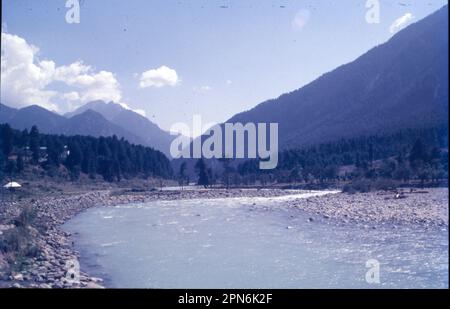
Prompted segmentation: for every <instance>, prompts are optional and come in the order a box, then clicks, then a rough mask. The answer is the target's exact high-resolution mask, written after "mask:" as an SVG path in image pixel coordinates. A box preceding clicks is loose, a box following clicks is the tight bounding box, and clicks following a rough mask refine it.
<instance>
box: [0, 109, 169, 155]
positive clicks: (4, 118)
mask: <svg viewBox="0 0 450 309" xmlns="http://www.w3.org/2000/svg"><path fill="white" fill-rule="evenodd" d="M0 123H9V124H10V125H11V127H12V128H15V129H19V130H23V129H30V128H31V127H32V126H33V125H36V126H37V127H38V128H39V131H40V132H42V133H48V134H65V135H89V136H94V137H98V136H112V135H116V136H117V137H119V138H122V137H123V138H124V139H126V140H128V141H129V142H130V143H133V144H141V145H145V146H150V147H153V148H155V149H157V150H160V151H162V152H163V153H164V154H165V155H166V156H170V153H169V149H170V143H171V141H172V139H173V138H174V136H171V135H170V134H169V133H168V132H166V131H164V130H162V129H160V128H159V127H158V126H157V125H156V124H154V123H153V122H151V121H150V120H149V119H147V118H146V117H144V116H142V115H140V114H138V113H135V112H133V111H131V110H128V109H126V108H123V107H122V106H121V105H120V104H117V103H114V102H109V103H105V102H103V101H93V102H89V103H87V104H85V105H83V106H82V107H80V108H78V109H76V110H75V111H73V112H71V113H68V114H65V115H64V116H61V115H58V114H56V113H54V112H51V111H49V110H46V109H45V108H42V107H40V106H37V105H31V106H27V107H24V108H21V109H15V108H12V107H9V106H6V105H4V104H0Z"/></svg>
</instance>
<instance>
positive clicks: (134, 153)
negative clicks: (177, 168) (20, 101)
mask: <svg viewBox="0 0 450 309" xmlns="http://www.w3.org/2000/svg"><path fill="white" fill-rule="evenodd" d="M0 148H1V151H0V178H4V177H6V176H11V175H20V174H23V173H24V172H26V171H27V168H28V167H36V166H39V167H41V168H42V169H43V170H44V171H45V173H46V174H47V175H48V176H51V177H53V176H60V174H61V168H60V167H65V169H66V170H67V171H68V175H69V177H70V178H71V179H72V180H77V179H78V178H79V177H80V175H81V173H83V174H86V175H89V177H91V178H95V177H96V176H97V175H100V176H102V177H103V179H104V180H106V181H110V182H112V181H120V180H121V179H122V178H132V177H144V178H147V177H162V178H170V177H172V168H171V165H170V161H169V160H168V158H167V157H166V156H165V155H164V154H163V153H161V152H160V151H157V150H154V149H152V148H150V147H144V146H141V145H134V144H130V143H129V142H128V141H126V140H125V139H123V138H121V139H119V138H117V136H115V135H114V136H112V137H98V138H96V137H91V136H79V135H76V136H65V135H48V134H41V133H39V130H38V128H37V127H36V126H33V127H32V128H31V129H30V130H29V131H28V130H23V131H19V130H14V129H11V127H10V126H9V125H8V124H1V125H0Z"/></svg>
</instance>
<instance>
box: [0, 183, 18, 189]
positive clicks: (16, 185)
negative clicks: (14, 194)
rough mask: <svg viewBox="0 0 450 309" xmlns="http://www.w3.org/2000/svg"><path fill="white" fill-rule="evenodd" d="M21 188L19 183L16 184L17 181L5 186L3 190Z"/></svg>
mask: <svg viewBox="0 0 450 309" xmlns="http://www.w3.org/2000/svg"><path fill="white" fill-rule="evenodd" d="M20 187H22V186H21V185H20V184H19V183H17V182H15V181H11V182H8V183H7V184H6V185H4V186H3V188H7V189H10V188H20Z"/></svg>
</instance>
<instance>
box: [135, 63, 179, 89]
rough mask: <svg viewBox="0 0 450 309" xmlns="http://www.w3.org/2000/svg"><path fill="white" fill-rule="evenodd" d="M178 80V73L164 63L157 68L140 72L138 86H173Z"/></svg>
mask: <svg viewBox="0 0 450 309" xmlns="http://www.w3.org/2000/svg"><path fill="white" fill-rule="evenodd" d="M178 82H179V79H178V74H177V72H176V71H175V70H174V69H171V68H169V67H167V66H165V65H163V66H160V67H159V68H157V69H151V70H148V71H145V72H144V73H142V74H141V79H140V82H139V87H141V88H147V87H157V88H160V87H164V86H172V87H173V86H175V85H177V83H178Z"/></svg>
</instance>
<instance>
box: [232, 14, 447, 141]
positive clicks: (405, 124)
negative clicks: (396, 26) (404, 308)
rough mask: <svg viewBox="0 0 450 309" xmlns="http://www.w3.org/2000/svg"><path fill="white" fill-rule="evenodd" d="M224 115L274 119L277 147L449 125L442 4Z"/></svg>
mask: <svg viewBox="0 0 450 309" xmlns="http://www.w3.org/2000/svg"><path fill="white" fill-rule="evenodd" d="M227 122H229V123H236V122H241V123H248V122H255V123H257V122H265V123H270V122H277V123H278V124H279V145H280V148H297V147H304V146H307V145H312V144H318V143H323V142H329V141H333V140H337V139H340V138H349V137H355V136H363V135H370V134H379V133H388V132H393V131H396V130H399V129H403V128H418V127H429V126H435V125H442V124H444V125H445V124H446V125H447V126H448V7H447V6H445V7H443V8H441V9H440V10H438V11H436V12H435V13H433V14H431V15H429V16H427V17H426V18H424V19H422V20H420V21H418V22H416V23H414V24H412V25H410V26H408V27H406V28H405V29H403V30H401V31H399V32H398V33H397V34H395V35H394V36H393V37H392V38H391V39H390V40H389V41H388V42H386V43H385V44H382V45H379V46H377V47H375V48H373V49H371V50H369V51H368V52H367V53H365V54H364V55H362V56H360V57H359V58H358V59H356V60H355V61H353V62H351V63H348V64H345V65H342V66H340V67H338V68H337V69H335V70H333V71H331V72H329V73H326V74H324V75H322V76H321V77H319V78H318V79H316V80H314V81H313V82H311V83H309V84H307V85H306V86H304V87H302V88H300V89H298V90H295V91H293V92H291V93H287V94H283V95H281V96H280V97H278V98H276V99H273V100H268V101H266V102H263V103H261V104H259V105H257V106H256V107H254V108H253V109H251V110H249V111H245V112H242V113H239V114H237V115H235V116H233V117H232V118H231V119H229V120H228V121H227Z"/></svg>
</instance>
